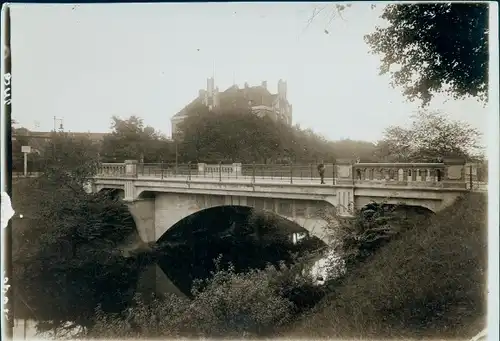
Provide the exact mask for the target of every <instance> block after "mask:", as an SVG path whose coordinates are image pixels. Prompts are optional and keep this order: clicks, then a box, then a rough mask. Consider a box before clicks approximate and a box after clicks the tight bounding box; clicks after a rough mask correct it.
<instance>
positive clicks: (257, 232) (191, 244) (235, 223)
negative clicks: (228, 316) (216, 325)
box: [155, 205, 325, 296]
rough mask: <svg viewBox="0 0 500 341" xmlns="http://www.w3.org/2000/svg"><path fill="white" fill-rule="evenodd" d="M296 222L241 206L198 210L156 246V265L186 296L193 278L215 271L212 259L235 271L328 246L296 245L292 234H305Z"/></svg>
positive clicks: (312, 242)
mask: <svg viewBox="0 0 500 341" xmlns="http://www.w3.org/2000/svg"><path fill="white" fill-rule="evenodd" d="M306 232H307V230H305V229H304V228H303V227H301V226H300V225H298V224H297V223H295V222H293V221H290V220H288V219H286V218H284V217H281V216H279V215H277V214H275V213H273V212H265V211H260V210H256V209H255V208H252V207H248V206H239V205H220V206H214V207H211V208H206V209H203V210H200V211H198V212H196V213H193V214H191V215H190V216H188V217H185V218H184V219H182V220H180V221H179V222H177V223H176V224H175V225H173V226H172V227H170V228H169V229H168V230H167V231H166V232H165V233H163V235H162V236H161V237H160V238H159V239H158V241H157V243H156V247H155V248H156V250H157V264H158V266H159V267H160V268H161V270H162V271H163V272H164V273H165V274H166V276H167V277H168V278H169V279H170V280H171V281H172V283H173V284H174V285H175V286H176V287H177V288H178V289H179V290H180V291H182V292H183V293H184V294H185V295H187V296H190V295H191V288H192V285H193V281H194V280H195V279H206V278H208V277H210V275H211V272H212V271H213V270H215V264H214V259H216V258H217V257H219V256H221V264H222V265H225V264H227V263H229V262H230V263H232V264H233V265H234V267H235V270H236V271H237V272H239V271H246V270H249V269H255V268H264V267H265V266H266V265H267V264H269V263H270V264H275V265H277V264H278V263H279V262H281V261H284V262H285V263H291V262H292V261H293V254H295V253H298V254H301V253H304V252H307V251H314V250H317V249H318V248H320V247H322V246H324V245H325V244H324V242H322V241H321V240H320V239H318V238H316V237H310V238H305V239H304V240H302V241H301V242H300V243H293V239H292V234H293V233H306Z"/></svg>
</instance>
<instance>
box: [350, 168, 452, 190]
mask: <svg viewBox="0 0 500 341" xmlns="http://www.w3.org/2000/svg"><path fill="white" fill-rule="evenodd" d="M445 174H446V166H445V165H444V164H442V163H357V164H354V165H353V175H354V183H360V184H362V183H387V182H390V183H393V184H397V185H408V184H410V183H411V184H412V185H415V186H418V185H419V184H422V185H425V186H429V185H434V186H436V185H439V183H440V182H442V181H443V179H444V176H445Z"/></svg>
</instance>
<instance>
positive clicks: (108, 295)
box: [12, 135, 139, 329]
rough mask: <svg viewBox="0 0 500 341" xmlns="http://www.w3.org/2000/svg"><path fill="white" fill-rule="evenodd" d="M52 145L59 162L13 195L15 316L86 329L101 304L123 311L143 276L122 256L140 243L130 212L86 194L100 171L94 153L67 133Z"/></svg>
mask: <svg viewBox="0 0 500 341" xmlns="http://www.w3.org/2000/svg"><path fill="white" fill-rule="evenodd" d="M53 141H54V140H53ZM55 141H57V142H59V143H56V144H55V145H56V147H57V146H58V145H59V146H60V148H58V150H57V159H56V160H55V162H51V163H48V164H47V165H46V167H45V170H44V174H43V175H42V176H40V177H38V178H35V179H22V180H18V181H17V182H15V183H14V185H13V191H14V193H13V196H12V199H13V206H14V208H15V210H16V212H17V213H18V214H17V215H16V217H15V218H14V219H13V243H14V244H13V271H14V274H13V284H14V285H15V287H16V296H15V306H16V309H15V314H16V316H17V317H24V318H32V319H36V320H37V322H38V327H40V328H41V329H57V328H62V327H63V326H64V324H65V323H66V322H71V323H75V324H77V325H80V326H88V324H89V323H90V321H91V318H92V316H93V312H94V309H95V308H96V307H97V305H99V304H100V305H102V306H103V308H104V309H106V310H107V311H117V310H118V311H119V310H121V309H123V306H124V305H126V304H127V297H129V299H130V298H131V295H133V291H132V292H131V289H134V285H135V284H134V280H133V278H134V277H137V274H138V271H139V269H138V268H137V264H136V263H135V262H134V259H131V258H127V257H124V255H123V250H122V249H123V247H124V245H126V244H129V243H130V240H133V239H137V232H136V230H135V223H134V221H133V219H132V217H131V215H130V213H129V212H128V208H127V207H126V206H125V205H124V204H123V203H121V202H118V201H116V200H114V199H112V198H110V197H109V196H108V195H107V194H106V193H99V194H89V193H87V192H86V191H85V190H84V186H85V184H86V183H87V180H88V178H89V177H90V176H92V175H93V174H94V173H95V170H96V161H95V160H94V159H92V158H91V157H90V156H89V155H88V153H89V152H90V151H91V150H92V149H91V148H88V146H87V145H86V144H84V143H81V141H74V140H73V139H72V138H70V137H65V136H64V135H60V136H59V135H58V136H55ZM21 215H22V216H21Z"/></svg>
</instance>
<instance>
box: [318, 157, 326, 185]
mask: <svg viewBox="0 0 500 341" xmlns="http://www.w3.org/2000/svg"><path fill="white" fill-rule="evenodd" d="M318 172H319V177H320V178H321V184H324V183H325V164H324V163H323V161H321V162H320V164H319V165H318Z"/></svg>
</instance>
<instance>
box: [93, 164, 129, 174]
mask: <svg viewBox="0 0 500 341" xmlns="http://www.w3.org/2000/svg"><path fill="white" fill-rule="evenodd" d="M98 174H99V175H100V176H109V177H113V176H122V175H125V163H101V165H100V167H99V172H98Z"/></svg>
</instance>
